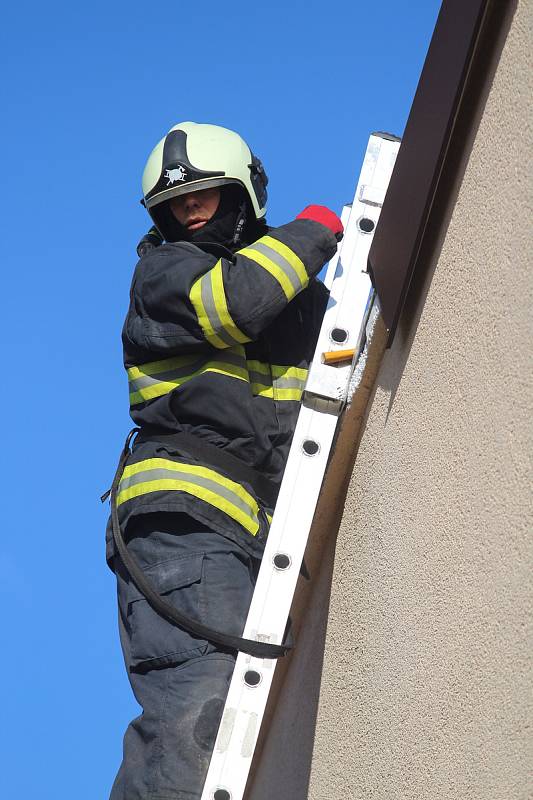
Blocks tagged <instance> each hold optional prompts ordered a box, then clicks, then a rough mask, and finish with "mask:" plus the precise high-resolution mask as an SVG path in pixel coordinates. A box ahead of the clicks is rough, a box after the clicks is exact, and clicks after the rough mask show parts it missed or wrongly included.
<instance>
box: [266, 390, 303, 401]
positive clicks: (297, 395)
mask: <svg viewBox="0 0 533 800" xmlns="http://www.w3.org/2000/svg"><path fill="white" fill-rule="evenodd" d="M302 394H303V389H276V390H275V391H273V396H274V397H275V399H276V400H301V399H302Z"/></svg>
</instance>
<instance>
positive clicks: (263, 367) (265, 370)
mask: <svg viewBox="0 0 533 800" xmlns="http://www.w3.org/2000/svg"><path fill="white" fill-rule="evenodd" d="M246 365H247V367H248V369H249V370H250V371H251V372H260V373H261V374H262V375H267V376H268V377H269V378H270V364H267V363H266V362H265V361H254V360H253V359H248V360H247V361H246Z"/></svg>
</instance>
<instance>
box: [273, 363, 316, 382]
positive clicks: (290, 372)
mask: <svg viewBox="0 0 533 800" xmlns="http://www.w3.org/2000/svg"><path fill="white" fill-rule="evenodd" d="M271 368H272V375H273V376H274V378H297V379H298V380H300V381H306V380H307V372H308V370H306V369H302V368H301V367H285V366H282V365H278V364H272V365H271Z"/></svg>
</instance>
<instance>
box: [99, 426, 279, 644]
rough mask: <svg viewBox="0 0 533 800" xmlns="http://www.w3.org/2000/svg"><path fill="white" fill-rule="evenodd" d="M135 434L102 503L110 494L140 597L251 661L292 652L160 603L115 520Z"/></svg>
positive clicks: (119, 543) (118, 536) (121, 549)
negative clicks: (214, 626)
mask: <svg viewBox="0 0 533 800" xmlns="http://www.w3.org/2000/svg"><path fill="white" fill-rule="evenodd" d="M138 431H139V428H133V430H131V431H130V432H129V434H128V436H127V438H126V442H125V444H124V449H123V450H122V453H121V454H120V459H119V462H118V467H117V471H116V473H115V477H114V478H113V483H112V484H111V489H110V490H109V492H106V494H105V495H103V496H102V502H103V501H104V500H105V499H106V498H107V497H108V496H109V495H111V523H112V528H113V539H114V541H115V546H116V548H117V550H118V553H119V555H120V558H121V559H122V562H123V564H124V566H125V567H126V569H127V571H128V572H129V574H130V577H131V579H132V581H133V583H134V584H135V586H136V587H137V589H138V590H139V591H140V592H141V594H143V595H144V597H145V598H146V600H147V601H148V602H149V603H150V605H151V606H152V608H153V609H154V611H155V612H156V613H157V614H159V615H160V616H162V617H164V618H165V619H166V620H167V621H168V622H170V623H171V624H172V625H177V626H178V627H179V628H183V629H184V630H186V631H187V632H188V633H191V634H192V635H193V636H199V637H200V638H201V639H207V640H208V641H209V642H212V643H213V644H218V645H221V646H222V647H227V648H229V649H230V650H240V651H241V652H242V653H248V655H251V656H253V657H254V658H270V659H273V658H280V657H281V656H284V655H286V654H287V652H288V651H289V650H290V649H291V648H290V646H289V645H277V644H268V643H266V642H258V641H256V640H254V639H242V638H241V637H240V636H233V635H231V634H227V633H221V632H220V631H215V630H213V629H212V628H208V627H207V626H206V625H202V624H201V623H200V622H197V621H196V620H193V619H190V618H189V617H186V616H184V615H183V614H180V612H179V611H177V610H176V609H175V608H174V606H172V605H170V603H167V602H165V600H163V599H162V598H161V597H160V596H159V595H158V594H157V592H156V591H155V590H154V589H153V587H152V586H151V584H150V582H149V581H148V580H147V578H146V575H145V574H144V572H143V571H142V569H141V568H140V567H139V565H138V563H137V561H136V560H135V558H134V557H133V556H132V554H131V553H130V551H129V550H128V548H127V547H126V543H125V541H124V538H123V536H122V531H121V530H120V521H119V518H118V509H117V491H118V486H119V483H120V479H121V477H122V473H123V471H124V467H125V465H126V462H127V460H128V457H129V455H130V454H131V450H130V443H131V440H132V438H133V436H134V435H135V434H136V433H138Z"/></svg>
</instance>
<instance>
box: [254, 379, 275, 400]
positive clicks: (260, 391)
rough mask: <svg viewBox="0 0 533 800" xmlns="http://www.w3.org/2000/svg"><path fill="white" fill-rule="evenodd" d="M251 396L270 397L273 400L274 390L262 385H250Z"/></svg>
mask: <svg viewBox="0 0 533 800" xmlns="http://www.w3.org/2000/svg"><path fill="white" fill-rule="evenodd" d="M250 385H251V387H252V394H255V395H259V396H260V397H270V399H271V400H273V399H274V388H273V387H272V386H265V385H264V384H263V383H252V384H250Z"/></svg>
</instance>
